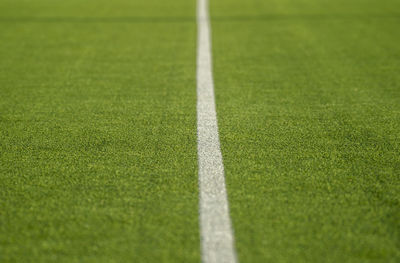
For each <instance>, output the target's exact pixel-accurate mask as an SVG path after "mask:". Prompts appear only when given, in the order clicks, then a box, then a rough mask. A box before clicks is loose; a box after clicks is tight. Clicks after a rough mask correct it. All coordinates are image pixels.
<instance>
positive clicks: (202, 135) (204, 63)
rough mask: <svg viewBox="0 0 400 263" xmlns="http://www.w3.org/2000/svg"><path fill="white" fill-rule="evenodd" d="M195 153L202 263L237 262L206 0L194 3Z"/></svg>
mask: <svg viewBox="0 0 400 263" xmlns="http://www.w3.org/2000/svg"><path fill="white" fill-rule="evenodd" d="M197 4H198V6H197V26H198V29H197V30H198V46H197V151H198V162H199V188H200V233H201V252H202V261H203V262H204V263H225V262H226V263H228V262H229V263H231V262H237V260H236V253H235V249H234V239H233V234H232V227H231V220H230V217H229V207H228V198H227V194H226V188H225V177H224V165H223V163H222V154H221V150H220V144H219V136H218V124H217V113H216V110H215V98H214V83H213V76H212V66H211V64H212V61H211V37H210V36H211V32H210V22H209V17H208V0H198V1H197Z"/></svg>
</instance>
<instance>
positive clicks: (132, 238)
mask: <svg viewBox="0 0 400 263" xmlns="http://www.w3.org/2000/svg"><path fill="white" fill-rule="evenodd" d="M194 14H195V3H194V1H186V0H174V1H163V0H135V1H128V0H126V1H124V0H113V1H97V0H96V1H95V0H92V1H78V0H73V1H70V0H68V1H50V0H48V1H45V0H35V1H11V0H7V1H6V0H2V1H1V2H0V35H1V41H0V94H1V96H0V145H1V153H0V262H198V261H199V254H200V252H199V231H198V204H197V203H198V190H197V159H196V109H195V105H196V97H195V94H196V93H195V54H196V53H195V47H196V23H195V18H194Z"/></svg>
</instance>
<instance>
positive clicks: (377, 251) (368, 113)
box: [211, 0, 400, 262]
mask: <svg viewBox="0 0 400 263" xmlns="http://www.w3.org/2000/svg"><path fill="white" fill-rule="evenodd" d="M396 12H397V13H396ZM211 15H212V28H213V56H214V77H215V82H216V86H215V87H216V96H217V110H218V118H219V124H220V136H221V147H222V153H223V155H224V164H225V171H226V177H227V187H228V195H229V201H230V207H231V215H232V219H233V225H234V228H235V237H236V245H237V250H238V256H239V259H240V261H242V262H399V261H400V205H399V201H400V157H399V156H400V74H399V72H400V45H399V43H400V34H399V28H400V2H399V1H396V0H385V1H378V0H371V1H356V0H348V1H343V0H342V1H317V0H302V1H295V0H268V1H264V0H249V1H243V0H214V1H211Z"/></svg>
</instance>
